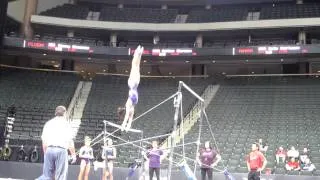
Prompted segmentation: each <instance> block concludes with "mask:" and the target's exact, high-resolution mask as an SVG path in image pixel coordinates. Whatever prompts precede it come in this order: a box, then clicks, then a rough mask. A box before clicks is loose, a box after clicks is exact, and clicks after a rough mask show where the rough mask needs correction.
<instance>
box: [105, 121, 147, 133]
mask: <svg viewBox="0 0 320 180" xmlns="http://www.w3.org/2000/svg"><path fill="white" fill-rule="evenodd" d="M105 121H106V120H105ZM106 123H107V124H108V125H109V126H113V127H116V128H118V129H121V126H120V125H118V124H115V123H112V122H109V121H106ZM128 131H129V132H133V133H142V131H141V130H139V129H128Z"/></svg>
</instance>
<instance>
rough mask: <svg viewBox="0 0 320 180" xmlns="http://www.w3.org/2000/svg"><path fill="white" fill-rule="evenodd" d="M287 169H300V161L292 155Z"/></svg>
mask: <svg viewBox="0 0 320 180" xmlns="http://www.w3.org/2000/svg"><path fill="white" fill-rule="evenodd" d="M286 170H287V171H299V170H300V166H299V162H297V161H296V159H295V158H294V157H291V159H290V161H289V162H288V163H287V164H286Z"/></svg>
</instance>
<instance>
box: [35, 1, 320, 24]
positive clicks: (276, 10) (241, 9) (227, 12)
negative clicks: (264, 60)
mask: <svg viewBox="0 0 320 180" xmlns="http://www.w3.org/2000/svg"><path fill="white" fill-rule="evenodd" d="M251 11H255V12H260V16H259V19H290V18H309V17H319V16H320V4H318V3H306V4H298V5H297V4H291V3H290V4H288V3H285V4H262V5H239V6H233V5H231V6H214V7H212V9H193V10H191V11H190V12H189V14H188V18H187V23H204V22H225V21H245V20H247V17H248V13H249V12H251ZM88 12H89V8H88V7H85V6H81V5H71V4H64V5H62V6H58V7H55V8H52V9H50V10H47V11H45V12H42V13H40V15H45V16H55V17H63V18H73V19H86V18H87V16H88ZM177 15H178V9H166V10H164V9H156V8H116V7H103V8H101V10H100V20H101V21H116V22H145V23H173V22H174V21H175V18H176V16H177Z"/></svg>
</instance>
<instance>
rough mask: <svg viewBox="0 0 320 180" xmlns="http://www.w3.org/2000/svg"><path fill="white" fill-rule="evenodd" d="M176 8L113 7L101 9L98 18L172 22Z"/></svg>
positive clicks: (117, 20) (105, 19)
mask: <svg viewBox="0 0 320 180" xmlns="http://www.w3.org/2000/svg"><path fill="white" fill-rule="evenodd" d="M177 14H178V10H176V9H166V10H164V9H151V8H121V9H120V8H113V7H105V8H103V9H102V10H101V14H100V20H102V21H116V22H145V23H173V22H174V20H175V18H176V16H177Z"/></svg>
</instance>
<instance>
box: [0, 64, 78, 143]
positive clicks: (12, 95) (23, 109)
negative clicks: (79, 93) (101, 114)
mask: <svg viewBox="0 0 320 180" xmlns="http://www.w3.org/2000/svg"><path fill="white" fill-rule="evenodd" d="M78 80H79V79H78V77H77V76H76V75H73V74H65V73H57V72H36V71H27V70H14V69H3V68H0V87H1V88H0V123H2V121H3V120H4V121H5V118H4V117H5V114H6V112H7V108H8V107H9V106H11V105H14V106H15V107H16V110H17V113H16V120H15V122H14V128H13V134H12V138H13V139H16V140H17V141H14V142H17V143H19V141H23V140H27V139H35V140H39V137H40V135H41V131H42V128H43V125H44V123H45V122H46V121H48V120H49V119H50V118H52V117H54V110H55V107H56V106H58V105H65V106H68V105H69V102H70V101H71V99H72V97H73V94H74V91H75V89H76V86H77V84H78ZM19 144H20V143H19Z"/></svg>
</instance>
